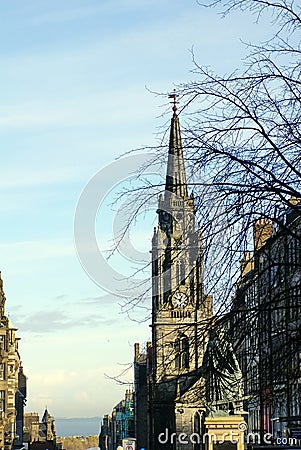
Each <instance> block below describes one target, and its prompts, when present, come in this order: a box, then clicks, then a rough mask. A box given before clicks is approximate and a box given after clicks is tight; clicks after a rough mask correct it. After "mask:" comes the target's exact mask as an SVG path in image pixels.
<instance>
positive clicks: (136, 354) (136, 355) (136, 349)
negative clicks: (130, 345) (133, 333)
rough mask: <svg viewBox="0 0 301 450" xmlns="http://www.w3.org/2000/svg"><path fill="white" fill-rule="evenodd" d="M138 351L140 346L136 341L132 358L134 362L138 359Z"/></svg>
mask: <svg viewBox="0 0 301 450" xmlns="http://www.w3.org/2000/svg"><path fill="white" fill-rule="evenodd" d="M139 353H140V346H139V344H138V342H136V344H135V360H134V362H137V361H138V358H139Z"/></svg>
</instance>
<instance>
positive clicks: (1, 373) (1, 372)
mask: <svg viewBox="0 0 301 450" xmlns="http://www.w3.org/2000/svg"><path fill="white" fill-rule="evenodd" d="M0 380H5V363H0Z"/></svg>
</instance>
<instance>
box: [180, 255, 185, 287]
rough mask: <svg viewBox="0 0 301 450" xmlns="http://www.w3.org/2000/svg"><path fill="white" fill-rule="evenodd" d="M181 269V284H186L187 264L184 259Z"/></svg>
mask: <svg viewBox="0 0 301 450" xmlns="http://www.w3.org/2000/svg"><path fill="white" fill-rule="evenodd" d="M180 267H181V269H180V276H181V284H185V276H186V275H185V262H184V261H183V259H182V260H181V266H180Z"/></svg>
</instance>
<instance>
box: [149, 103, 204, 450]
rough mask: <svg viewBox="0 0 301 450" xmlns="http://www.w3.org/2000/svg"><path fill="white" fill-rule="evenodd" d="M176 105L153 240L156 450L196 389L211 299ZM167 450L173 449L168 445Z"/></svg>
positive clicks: (152, 389)
mask: <svg viewBox="0 0 301 450" xmlns="http://www.w3.org/2000/svg"><path fill="white" fill-rule="evenodd" d="M176 110H177V108H176V102H175V101H174V107H173V111H174V113H173V117H172V119H171V128H170V140H169V152H168V163H167V173H166V184H165V192H164V194H161V195H160V197H159V201H158V209H157V214H158V225H157V227H156V228H155V229H154V235H153V239H152V252H151V253H152V370H151V380H150V383H149V385H150V398H151V407H150V414H151V422H152V433H153V434H154V442H156V444H155V443H153V448H156V449H158V448H161V447H160V443H158V441H157V439H156V436H158V435H159V434H160V433H161V432H163V431H164V430H165V429H169V430H171V431H172V430H174V429H175V426H176V424H175V412H174V411H175V410H174V408H175V402H176V399H177V398H178V399H179V398H180V396H181V395H182V394H184V393H185V392H187V391H188V390H189V388H190V387H191V386H192V385H193V384H195V382H196V380H197V379H198V378H199V377H200V369H201V366H202V362H203V356H204V352H205V348H206V344H207V333H208V322H209V320H210V318H211V317H212V297H211V296H206V295H205V294H204V282H203V247H202V239H201V232H200V230H199V227H198V225H197V224H196V218H195V205H194V197H193V194H190V195H189V194H188V187H187V181H186V173H185V165H184V158H183V149H182V142H181V132H180V123H179V118H178V116H177V113H176ZM162 448H165V449H167V448H173V446H171V447H169V446H168V445H166V444H165V446H163V447H162Z"/></svg>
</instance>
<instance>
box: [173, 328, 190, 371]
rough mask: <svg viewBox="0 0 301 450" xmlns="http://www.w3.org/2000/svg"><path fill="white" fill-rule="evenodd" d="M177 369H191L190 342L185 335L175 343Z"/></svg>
mask: <svg viewBox="0 0 301 450" xmlns="http://www.w3.org/2000/svg"><path fill="white" fill-rule="evenodd" d="M175 367H176V369H188V368H189V341H188V338H187V337H186V336H185V335H184V334H183V335H181V336H179V337H178V339H177V340H176V342H175Z"/></svg>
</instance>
